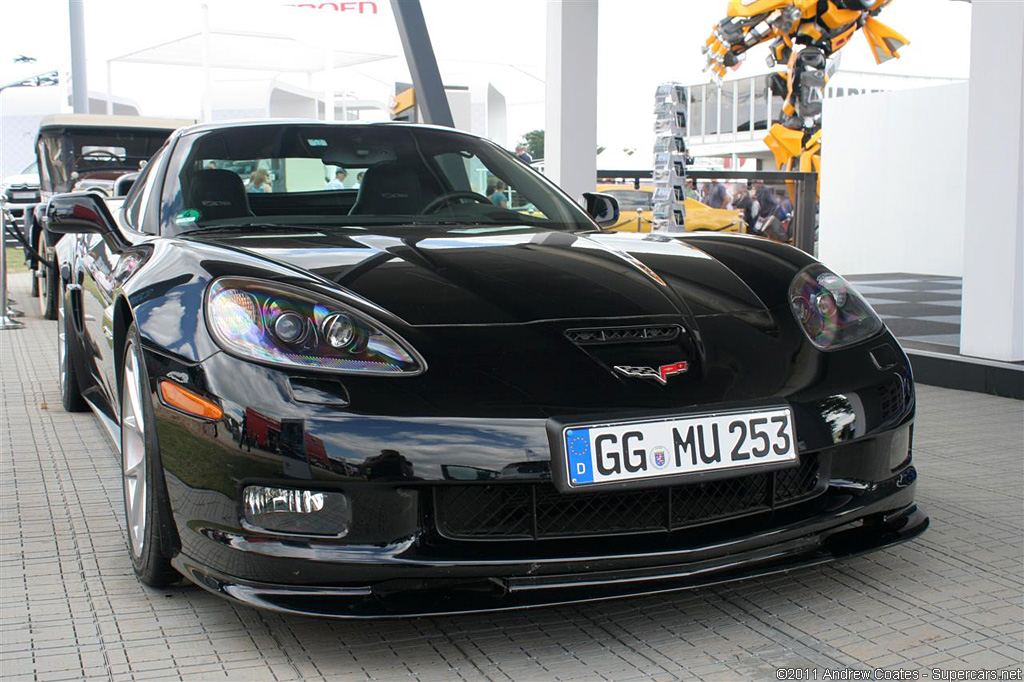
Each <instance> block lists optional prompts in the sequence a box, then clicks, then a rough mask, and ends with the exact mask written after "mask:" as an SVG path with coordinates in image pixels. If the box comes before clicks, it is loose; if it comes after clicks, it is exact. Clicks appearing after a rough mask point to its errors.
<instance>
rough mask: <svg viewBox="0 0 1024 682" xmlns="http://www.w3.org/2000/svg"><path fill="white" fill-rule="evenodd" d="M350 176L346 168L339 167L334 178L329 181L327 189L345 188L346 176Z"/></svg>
mask: <svg viewBox="0 0 1024 682" xmlns="http://www.w3.org/2000/svg"><path fill="white" fill-rule="evenodd" d="M347 177H348V173H346V172H345V169H344V168H339V169H338V170H336V171H334V179H333V180H331V181H330V182H328V183H327V189H345V178H347Z"/></svg>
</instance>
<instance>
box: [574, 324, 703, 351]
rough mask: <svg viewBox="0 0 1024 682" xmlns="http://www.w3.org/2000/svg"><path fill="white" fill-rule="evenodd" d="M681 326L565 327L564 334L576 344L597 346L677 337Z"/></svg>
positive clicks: (666, 339) (667, 339) (669, 339)
mask: <svg viewBox="0 0 1024 682" xmlns="http://www.w3.org/2000/svg"><path fill="white" fill-rule="evenodd" d="M682 331H683V328H682V327H680V326H679V325H677V324H658V325H643V326H639V327H595V328H590V329H567V330H566V331H565V336H566V338H568V339H569V340H570V341H572V342H573V343H575V344H576V345H577V346H599V345H607V344H613V343H648V342H652V341H661V342H664V341H672V340H674V339H677V338H679V335H680V334H681V333H682Z"/></svg>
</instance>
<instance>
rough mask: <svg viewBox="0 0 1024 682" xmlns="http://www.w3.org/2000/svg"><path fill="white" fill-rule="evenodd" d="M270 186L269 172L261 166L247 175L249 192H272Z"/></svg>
mask: <svg viewBox="0 0 1024 682" xmlns="http://www.w3.org/2000/svg"><path fill="white" fill-rule="evenodd" d="M273 191H274V190H273V188H271V186H270V173H268V172H267V171H266V170H264V169H262V168H257V169H256V170H254V171H253V172H252V173H251V174H250V175H249V192H250V193H257V194H259V193H266V192H273Z"/></svg>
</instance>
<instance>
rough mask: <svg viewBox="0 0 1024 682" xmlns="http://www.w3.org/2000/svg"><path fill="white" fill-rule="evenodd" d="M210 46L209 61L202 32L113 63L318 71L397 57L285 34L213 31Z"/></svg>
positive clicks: (298, 71) (300, 71)
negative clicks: (313, 42)
mask: <svg viewBox="0 0 1024 682" xmlns="http://www.w3.org/2000/svg"><path fill="white" fill-rule="evenodd" d="M209 46H210V54H209V62H208V63H207V61H206V60H205V59H204V52H205V36H204V34H203V33H202V32H199V33H193V34H191V35H186V36H183V37H181V38H176V39H174V40H170V41H168V42H166V43H160V44H159V45H153V46H151V47H146V48H143V49H141V50H136V51H135V52H129V53H128V54H124V55H121V56H120V57H115V58H113V59H111V60H110V62H134V63H141V64H169V65H173V66H198V67H201V66H210V67H212V68H226V69H248V70H258V71H277V72H295V73H315V72H318V71H323V70H325V69H328V68H339V67H343V66H353V65H355V64H366V63H369V62H375V61H379V60H381V59H390V58H391V57H393V56H394V55H388V54H373V53H368V52H347V51H344V50H332V49H324V48H322V47H318V46H316V45H310V44H309V43H304V42H301V41H299V40H296V39H294V38H290V37H288V36H283V35H274V34H266V33H250V32H237V31H225V30H214V31H210V33H209ZM332 62H333V63H332Z"/></svg>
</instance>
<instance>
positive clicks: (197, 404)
mask: <svg viewBox="0 0 1024 682" xmlns="http://www.w3.org/2000/svg"><path fill="white" fill-rule="evenodd" d="M160 398H161V399H162V400H163V401H164V402H165V403H167V404H168V405H170V406H171V407H173V408H175V409H178V410H181V411H182V412H186V413H188V414H191V415H194V416H196V417H199V418H200V419H211V420H218V419H220V418H221V417H223V416H224V410H222V409H221V408H220V405H217V404H216V403H214V402H213V401H212V400H209V399H207V398H204V397H203V396H201V395H199V394H198V393H193V392H192V391H190V390H188V389H187V388H185V387H184V386H179V385H178V384H176V383H174V382H173V381H167V380H166V379H164V380H162V381H161V382H160Z"/></svg>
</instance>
